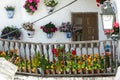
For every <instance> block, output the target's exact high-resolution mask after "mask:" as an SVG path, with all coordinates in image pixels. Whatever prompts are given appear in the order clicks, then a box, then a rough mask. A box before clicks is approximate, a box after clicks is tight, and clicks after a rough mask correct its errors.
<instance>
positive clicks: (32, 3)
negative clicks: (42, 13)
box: [23, 0, 40, 14]
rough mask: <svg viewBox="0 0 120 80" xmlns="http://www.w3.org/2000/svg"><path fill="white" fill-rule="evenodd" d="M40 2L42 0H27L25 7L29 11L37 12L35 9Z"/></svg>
mask: <svg viewBox="0 0 120 80" xmlns="http://www.w3.org/2000/svg"><path fill="white" fill-rule="evenodd" d="M39 2H40V0H26V1H25V4H24V5H23V7H24V8H25V9H26V11H27V12H28V13H32V14H33V13H34V12H35V10H37V7H38V3H39Z"/></svg>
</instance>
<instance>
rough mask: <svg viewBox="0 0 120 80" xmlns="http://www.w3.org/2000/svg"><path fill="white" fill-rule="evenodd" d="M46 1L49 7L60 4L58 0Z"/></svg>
mask: <svg viewBox="0 0 120 80" xmlns="http://www.w3.org/2000/svg"><path fill="white" fill-rule="evenodd" d="M44 3H45V5H46V6H48V7H55V6H56V5H57V4H58V2H57V1H56V0H44Z"/></svg>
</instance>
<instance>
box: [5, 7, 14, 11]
mask: <svg viewBox="0 0 120 80" xmlns="http://www.w3.org/2000/svg"><path fill="white" fill-rule="evenodd" d="M5 9H6V10H7V11H9V10H10V11H14V10H15V8H14V7H13V6H6V7H5Z"/></svg>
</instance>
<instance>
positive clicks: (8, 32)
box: [1, 25, 21, 39]
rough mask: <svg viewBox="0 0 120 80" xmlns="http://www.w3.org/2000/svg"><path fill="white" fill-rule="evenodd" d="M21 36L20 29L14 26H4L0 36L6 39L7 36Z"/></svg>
mask: <svg viewBox="0 0 120 80" xmlns="http://www.w3.org/2000/svg"><path fill="white" fill-rule="evenodd" d="M20 36H21V31H20V30H19V29H18V28H16V27H15V26H13V25H12V26H6V27H5V28H4V29H3V30H2V33H1V38H3V39H7V38H8V37H13V38H15V39H19V38H20Z"/></svg>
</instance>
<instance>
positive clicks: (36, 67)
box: [0, 39, 118, 77]
mask: <svg viewBox="0 0 120 80" xmlns="http://www.w3.org/2000/svg"><path fill="white" fill-rule="evenodd" d="M117 49H118V41H111V40H103V41H80V42H66V43H30V42H22V41H9V40H3V39H0V56H1V57H5V58H6V59H7V60H9V61H11V62H13V63H14V64H15V65H17V66H18V68H19V69H18V72H17V73H18V74H21V75H22V74H26V75H37V76H67V77H68V76H108V75H115V72H116V69H117V67H118V56H117V54H118V50H117Z"/></svg>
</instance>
